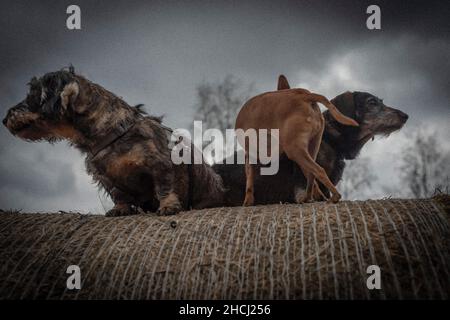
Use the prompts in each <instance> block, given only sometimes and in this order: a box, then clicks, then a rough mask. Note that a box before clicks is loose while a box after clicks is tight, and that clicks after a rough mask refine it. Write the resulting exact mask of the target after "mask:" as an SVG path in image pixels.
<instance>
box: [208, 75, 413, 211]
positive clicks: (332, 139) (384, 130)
mask: <svg viewBox="0 0 450 320" xmlns="http://www.w3.org/2000/svg"><path fill="white" fill-rule="evenodd" d="M283 78H284V79H283ZM288 88H289V84H288V82H287V80H286V78H285V77H284V76H280V81H279V83H278V89H279V90H283V89H288ZM331 102H332V103H333V104H334V105H335V106H336V107H337V108H338V109H339V110H340V111H341V112H342V113H343V114H344V115H346V116H348V117H350V118H352V119H354V120H356V121H357V122H358V123H359V127H349V126H344V125H341V124H339V123H338V122H337V121H335V120H334V119H333V117H331V115H330V113H329V111H325V112H324V113H323V116H324V118H325V131H324V134H323V137H322V142H321V145H320V149H319V153H318V156H317V163H318V164H319V165H320V166H321V167H323V168H324V169H325V171H326V173H327V175H328V177H329V178H330V180H331V182H332V183H333V184H334V185H336V184H337V183H338V182H339V181H340V180H341V178H342V174H343V172H344V169H345V162H344V160H353V159H355V158H356V157H357V156H358V154H359V153H360V151H361V149H362V147H363V146H364V145H365V144H366V143H367V142H368V141H369V140H370V139H373V138H374V137H375V136H376V135H382V136H387V135H389V134H391V133H392V132H394V131H397V130H399V129H401V128H402V126H403V125H404V124H405V122H406V121H407V119H408V115H407V114H405V113H403V112H402V111H400V110H397V109H394V108H392V107H388V106H386V105H385V104H384V103H383V101H382V100H381V99H379V98H377V97H376V96H374V95H372V94H370V93H366V92H345V93H343V94H341V95H339V96H337V97H335V98H334V99H332V100H331ZM234 157H235V160H236V159H237V158H236V157H237V156H236V155H234ZM234 163H236V161H235V162H234ZM213 168H214V170H215V171H216V172H217V173H218V174H219V175H220V176H221V177H222V179H223V181H224V185H225V187H226V189H227V191H226V196H225V203H226V205H229V206H239V205H241V204H242V202H243V201H244V191H245V168H244V165H239V164H234V165H229V164H227V165H225V164H216V165H214V166H213ZM258 173H259V170H256V174H255V183H254V189H255V190H254V193H255V203H256V204H270V203H280V202H289V203H293V202H296V198H298V197H300V196H301V195H302V194H303V193H304V191H305V189H306V179H305V177H304V176H303V174H302V172H301V170H300V169H299V168H298V166H297V165H296V164H295V163H293V162H292V161H291V160H289V159H288V158H287V157H286V156H285V155H282V156H281V157H280V163H279V171H278V173H277V174H276V175H273V176H268V175H266V176H261V175H259V174H258ZM320 187H321V188H322V186H320ZM322 191H323V193H325V194H326V195H327V196H328V193H327V190H325V189H324V188H322ZM315 198H316V200H319V199H318V197H317V194H316V195H315Z"/></svg>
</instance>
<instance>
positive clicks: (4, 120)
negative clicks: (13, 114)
mask: <svg viewBox="0 0 450 320" xmlns="http://www.w3.org/2000/svg"><path fill="white" fill-rule="evenodd" d="M2 122H3V124H4V125H5V126H6V123H7V122H8V119H6V118H5V119H3V121H2Z"/></svg>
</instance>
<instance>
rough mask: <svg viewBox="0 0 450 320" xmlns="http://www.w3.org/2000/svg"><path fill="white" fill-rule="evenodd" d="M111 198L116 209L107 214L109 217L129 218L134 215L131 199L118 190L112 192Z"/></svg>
mask: <svg viewBox="0 0 450 320" xmlns="http://www.w3.org/2000/svg"><path fill="white" fill-rule="evenodd" d="M110 195H111V198H112V200H113V202H114V207H113V208H112V209H111V210H109V211H108V212H106V214H105V216H107V217H118V216H128V215H130V214H133V209H132V207H131V205H130V203H131V199H129V197H128V196H127V195H126V194H125V193H123V192H122V191H120V190H119V189H117V188H113V189H112V190H111V191H110Z"/></svg>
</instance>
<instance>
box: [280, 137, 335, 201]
mask: <svg viewBox="0 0 450 320" xmlns="http://www.w3.org/2000/svg"><path fill="white" fill-rule="evenodd" d="M304 141H305V139H297V141H296V143H290V144H289V145H288V146H286V147H285V151H286V154H287V156H288V158H289V159H291V160H293V161H295V162H296V163H297V164H298V165H299V166H300V168H301V169H302V171H303V172H304V174H305V177H306V178H307V179H308V186H307V188H306V189H307V190H306V196H305V200H308V199H310V197H311V194H312V188H313V186H314V180H313V179H311V178H310V177H311V176H313V177H314V178H316V179H317V180H319V181H320V182H321V183H322V184H323V185H325V187H326V188H328V190H330V191H331V193H332V197H331V201H332V202H338V201H339V199H340V198H341V195H340V194H339V192H338V191H337V189H336V187H335V186H334V185H333V183H332V182H331V181H330V179H329V178H328V176H327V174H326V172H325V170H324V169H323V168H322V167H321V166H319V165H318V164H317V163H316V162H315V161H314V159H313V157H312V156H311V155H310V153H309V143H308V144H307V143H305V142H304ZM318 141H319V142H320V139H318ZM319 145H320V144H319ZM308 189H309V190H308ZM300 200H302V199H300Z"/></svg>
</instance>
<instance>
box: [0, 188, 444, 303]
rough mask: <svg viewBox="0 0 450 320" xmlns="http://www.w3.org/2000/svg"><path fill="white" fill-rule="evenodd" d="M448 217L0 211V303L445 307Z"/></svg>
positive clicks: (365, 207)
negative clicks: (374, 272)
mask: <svg viewBox="0 0 450 320" xmlns="http://www.w3.org/2000/svg"><path fill="white" fill-rule="evenodd" d="M445 203H446V204H447V205H445ZM446 210H448V196H447V198H445V197H444V200H443V201H437V200H432V199H425V200H392V199H389V200H376V201H373V200H369V201H354V202H348V201H343V202H340V203H338V204H328V203H312V204H305V205H294V204H289V205H268V206H257V207H247V208H243V207H237V208H215V209H205V210H197V211H190V212H183V213H181V214H178V215H176V216H169V217H157V216H155V215H150V214H146V215H135V216H127V217H114V218H107V217H104V216H100V215H87V214H86V215H82V214H75V213H56V214H55V213H52V214H43V213H17V212H1V213H0V217H1V219H0V261H1V264H0V269H1V270H0V298H2V299H7V298H39V299H428V298H437V299H447V298H448V297H449V295H450V292H449V290H450V276H449V272H450V268H449V264H450V259H449V258H450V250H449V247H450V246H449V239H450V237H449V235H450V234H449V231H450V228H449V224H448V212H446ZM70 265H77V266H79V268H80V279H81V289H79V290H77V289H72V290H71V289H68V288H67V285H66V283H67V279H68V277H70V276H71V274H68V273H66V271H67V268H68V267H69V266H70ZM370 265H377V266H379V268H380V284H381V289H380V290H378V289H373V290H369V289H368V287H367V279H368V278H369V277H370V276H371V273H370V272H369V273H367V268H368V266H370Z"/></svg>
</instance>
